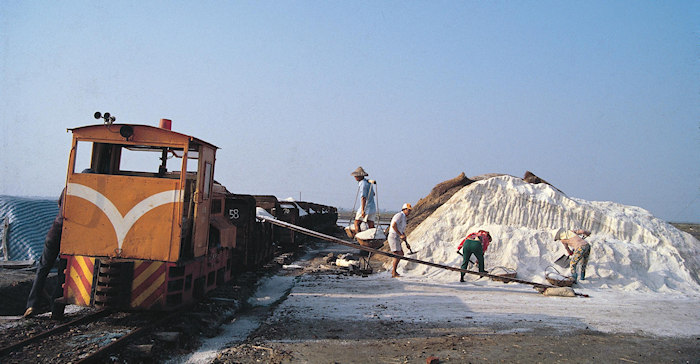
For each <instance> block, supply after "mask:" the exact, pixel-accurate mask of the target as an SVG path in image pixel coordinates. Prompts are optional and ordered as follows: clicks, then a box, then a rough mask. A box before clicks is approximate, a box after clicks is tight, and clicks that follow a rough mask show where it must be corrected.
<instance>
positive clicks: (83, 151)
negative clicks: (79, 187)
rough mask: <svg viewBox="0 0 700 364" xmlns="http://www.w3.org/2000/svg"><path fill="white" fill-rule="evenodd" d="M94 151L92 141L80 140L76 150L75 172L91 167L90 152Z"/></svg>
mask: <svg viewBox="0 0 700 364" xmlns="http://www.w3.org/2000/svg"><path fill="white" fill-rule="evenodd" d="M91 153H92V142H78V146H77V148H76V150H75V165H74V166H73V171H72V172H73V173H76V171H77V172H81V171H84V170H86V169H88V168H90V154H91Z"/></svg>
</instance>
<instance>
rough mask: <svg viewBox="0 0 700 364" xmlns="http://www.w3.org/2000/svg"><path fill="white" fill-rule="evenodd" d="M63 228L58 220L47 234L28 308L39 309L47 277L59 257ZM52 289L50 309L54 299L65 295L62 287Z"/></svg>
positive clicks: (61, 222) (28, 299) (28, 300)
mask: <svg viewBox="0 0 700 364" xmlns="http://www.w3.org/2000/svg"><path fill="white" fill-rule="evenodd" d="M62 228H63V220H59V219H56V220H54V222H53V224H52V225H51V228H50V229H49V232H48V233H47V234H46V239H45V240H44V251H42V253H41V259H39V265H38V267H37V269H36V277H35V278H34V283H33V284H32V289H31V291H30V292H29V297H28V298H27V308H29V307H33V308H37V307H38V306H39V304H40V303H41V301H42V298H43V297H42V296H43V294H44V285H45V284H46V277H47V276H48V275H49V271H51V269H52V268H53V266H54V263H55V262H56V258H57V257H58V253H59V249H60V246H61V230H62ZM59 273H61V272H59ZM52 288H53V289H52V290H51V291H50V292H49V295H51V296H50V297H51V301H50V302H49V305H50V307H53V299H55V298H57V297H60V296H61V295H62V294H63V291H61V287H60V286H58V287H52Z"/></svg>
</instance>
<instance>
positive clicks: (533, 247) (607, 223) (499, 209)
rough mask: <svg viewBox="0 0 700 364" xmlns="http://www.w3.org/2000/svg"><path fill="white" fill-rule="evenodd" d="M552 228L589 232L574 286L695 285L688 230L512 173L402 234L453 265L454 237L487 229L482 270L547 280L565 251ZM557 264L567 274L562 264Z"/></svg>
mask: <svg viewBox="0 0 700 364" xmlns="http://www.w3.org/2000/svg"><path fill="white" fill-rule="evenodd" d="M409 218H410V217H409ZM559 227H564V228H568V229H578V228H581V229H585V230H589V231H591V232H592V235H591V236H590V237H588V238H587V239H586V240H587V241H588V242H589V243H590V244H591V254H590V260H589V263H588V269H587V272H586V280H585V281H581V282H580V283H579V284H578V286H577V287H578V288H579V289H580V288H592V289H614V290H621V291H628V292H663V293H670V292H676V293H680V292H684V293H697V292H698V290H699V288H700V277H699V276H698V270H699V268H700V242H698V240H697V239H695V238H694V237H693V236H692V235H690V234H688V233H685V232H682V231H680V230H678V229H676V228H675V227H673V226H672V225H670V224H668V223H666V222H664V221H662V220H659V219H657V218H655V217H654V216H652V215H651V214H650V213H649V212H648V211H646V210H644V209H641V208H639V207H632V206H625V205H621V204H617V203H613V202H596V201H585V200H582V199H577V198H571V197H567V196H566V195H565V194H563V193H561V192H559V191H557V190H556V189H554V188H552V187H551V186H549V185H547V184H530V183H527V182H525V181H523V180H522V179H520V178H517V177H512V176H499V177H493V178H489V179H485V180H481V181H478V182H474V183H472V184H470V185H468V186H465V187H464V188H462V189H461V190H460V191H459V192H457V193H456V194H454V195H453V196H452V198H451V199H450V200H448V201H447V202H446V203H444V204H443V205H442V206H440V207H439V208H438V209H437V210H436V211H435V212H434V213H433V214H432V215H430V216H429V217H428V218H427V219H426V220H425V221H423V222H422V223H421V224H420V225H419V226H418V227H417V228H416V229H415V230H414V231H412V232H411V234H410V235H409V236H408V241H409V242H410V243H411V246H412V248H413V250H414V251H416V252H417V254H416V256H415V257H416V258H417V259H420V260H426V261H431V262H436V263H441V264H446V265H451V266H456V267H458V266H460V265H461V263H462V257H461V256H460V255H458V254H457V253H456V251H457V246H458V245H459V243H460V241H462V239H464V237H465V236H466V235H467V234H469V233H471V232H475V231H477V230H479V229H483V230H487V231H489V232H490V233H491V236H492V237H493V242H492V243H491V245H489V247H488V250H487V252H486V254H485V261H486V269H487V270H491V269H493V268H495V267H498V266H501V267H508V268H513V269H515V270H516V271H517V274H518V278H521V279H525V280H529V281H534V282H539V283H547V282H546V280H545V279H544V272H545V269H547V267H548V266H552V265H553V264H554V261H555V260H556V259H557V258H558V257H559V256H561V254H563V253H565V250H564V247H563V246H562V244H561V243H560V242H555V241H554V240H553V236H552V230H554V229H555V228H559ZM399 267H400V268H399V270H400V271H401V270H403V271H402V274H404V275H406V276H424V277H429V278H431V279H433V280H440V281H446V282H449V281H456V280H458V279H459V274H458V273H456V272H451V271H447V270H443V269H438V268H433V267H429V266H426V265H419V264H416V263H411V262H404V261H402V263H401V265H400V266H399ZM556 268H557V269H558V270H559V272H561V273H563V274H567V275H568V274H569V271H568V268H567V269H564V268H561V267H558V266H556ZM470 269H472V270H476V269H475V268H473V267H470ZM489 284H494V285H502V283H497V282H492V283H489Z"/></svg>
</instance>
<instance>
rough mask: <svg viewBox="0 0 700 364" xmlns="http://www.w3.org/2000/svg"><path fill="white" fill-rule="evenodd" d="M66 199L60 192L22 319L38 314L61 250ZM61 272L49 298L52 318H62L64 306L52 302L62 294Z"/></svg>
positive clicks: (64, 193)
mask: <svg viewBox="0 0 700 364" xmlns="http://www.w3.org/2000/svg"><path fill="white" fill-rule="evenodd" d="M80 173H95V171H94V170H93V169H92V168H86V169H84V170H83V171H82V172H80ZM65 197H66V189H65V188H64V189H63V191H61V197H59V199H58V214H56V218H54V220H53V223H52V224H51V227H50V228H49V232H48V233H46V239H44V250H43V251H42V252H41V258H40V259H39V265H38V266H37V269H36V277H35V278H34V283H33V284H32V289H31V291H29V297H28V298H27V310H26V311H24V317H27V318H28V317H31V316H34V315H36V314H37V313H38V309H39V303H40V302H39V300H40V298H39V297H40V295H42V294H44V286H45V285H46V277H47V276H48V275H49V272H50V271H51V269H53V265H54V263H55V262H56V258H58V253H59V251H60V249H61V233H62V230H63V202H64V199H65ZM62 273H63V272H62V270H61V269H60V268H59V283H58V285H57V287H54V290H53V294H52V296H51V301H50V302H49V306H50V308H51V311H52V317H54V318H60V317H62V316H63V308H64V307H65V305H63V304H60V303H56V302H54V301H55V299H56V298H58V297H61V295H62V294H63V292H62V290H61V283H62V282H61V281H62V279H61V278H62Z"/></svg>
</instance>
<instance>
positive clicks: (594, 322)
mask: <svg viewBox="0 0 700 364" xmlns="http://www.w3.org/2000/svg"><path fill="white" fill-rule="evenodd" d="M329 252H333V253H335V254H338V253H343V252H347V248H345V247H342V246H335V245H329V246H325V247H324V248H322V249H319V250H317V251H316V252H315V253H314V254H313V255H310V256H307V257H306V258H305V259H302V260H300V261H298V262H297V263H296V264H295V265H299V266H302V267H303V269H288V270H286V273H281V275H278V276H276V277H273V278H271V279H270V281H269V282H268V283H267V285H268V286H270V287H278V288H280V289H282V290H286V292H285V293H284V294H281V298H280V299H279V300H278V302H277V303H276V304H273V305H271V306H269V307H259V306H257V307H254V308H251V309H250V310H249V311H248V312H247V313H244V316H245V318H244V319H242V320H241V322H245V324H246V326H248V327H250V325H251V321H252V322H257V323H254V324H253V326H255V327H256V328H252V329H250V334H249V335H243V336H241V337H239V338H236V339H232V340H230V342H229V343H228V344H226V345H225V346H224V348H223V349H220V351H219V353H218V355H217V356H216V359H214V358H211V359H213V360H214V362H216V363H260V362H264V363H369V362H374V363H425V362H426V360H427V359H428V358H429V357H437V358H439V362H445V363H447V362H453V363H470V362H506V363H510V362H516V363H517V362H522V363H530V362H544V363H559V362H566V363H588V362H604V363H605V362H616V363H620V362H623V363H657V362H664V363H700V330H698V329H697V328H696V326H697V322H700V304H699V303H697V300H694V299H692V298H690V299H688V298H683V297H675V296H674V297H664V295H661V296H641V297H637V296H636V295H622V296H619V295H616V294H613V295H610V294H604V293H600V294H597V295H596V296H595V297H592V298H589V299H586V298H563V297H544V296H542V295H540V294H539V293H537V292H535V291H534V290H532V289H529V288H528V287H525V288H523V287H518V286H522V285H513V284H511V285H507V288H506V289H500V288H497V287H493V286H491V285H489V284H482V283H484V282H483V281H479V280H473V281H471V282H467V283H465V284H463V285H459V284H456V283H454V284H453V283H447V284H432V283H429V282H425V281H421V280H415V279H411V278H403V277H402V278H400V279H391V278H390V277H389V274H388V272H385V271H383V268H382V267H381V266H379V265H375V266H374V271H375V273H374V274H372V275H370V276H369V277H361V276H355V275H345V274H341V273H339V272H338V271H337V270H333V269H326V268H328V266H327V265H326V264H325V262H324V260H323V257H324V256H326V255H327V254H328V253H329ZM290 277H291V278H290ZM265 289H269V288H265ZM265 295H268V296H270V295H272V296H274V295H275V294H274V293H270V292H267V293H265V294H263V296H265ZM619 298H622V300H621V302H615V300H617V299H619ZM657 298H660V300H659V299H657ZM665 307H666V308H667V307H674V308H675V310H667V309H664V308H665ZM674 312H675V313H674ZM226 330H228V331H229V332H239V331H240V330H238V329H236V322H235V320H234V322H233V323H232V324H231V326H230V327H229V328H228V329H226ZM211 359H210V360H211ZM205 362H210V361H205Z"/></svg>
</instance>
